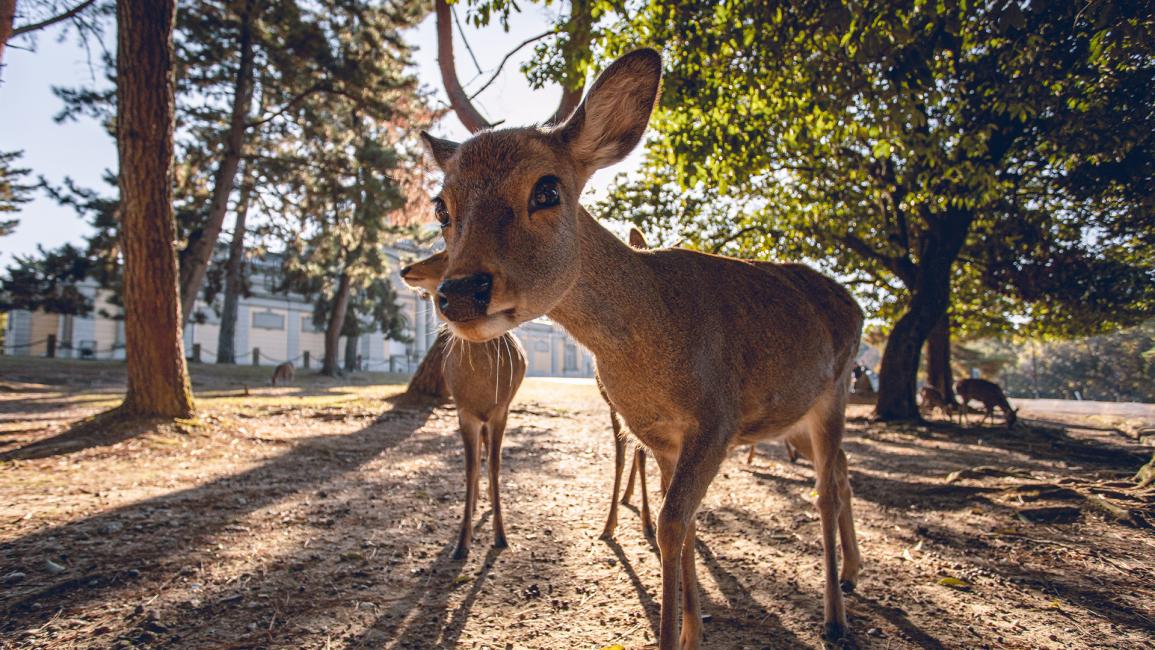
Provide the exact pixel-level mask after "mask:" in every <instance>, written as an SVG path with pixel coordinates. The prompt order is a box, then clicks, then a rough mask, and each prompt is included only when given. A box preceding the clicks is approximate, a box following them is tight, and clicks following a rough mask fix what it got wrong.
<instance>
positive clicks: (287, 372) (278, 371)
mask: <svg viewBox="0 0 1155 650" xmlns="http://www.w3.org/2000/svg"><path fill="white" fill-rule="evenodd" d="M295 373H296V369H295V368H294V367H293V362H292V361H286V362H284V363H282V364H280V365H278V366H277V367H276V368H273V378H272V379H271V380H270V382H271V383H272V384H273V385H274V386H276V385H277V382H278V381H279V382H281V384H287V383H289V382H291V381H293V376H294V374H295Z"/></svg>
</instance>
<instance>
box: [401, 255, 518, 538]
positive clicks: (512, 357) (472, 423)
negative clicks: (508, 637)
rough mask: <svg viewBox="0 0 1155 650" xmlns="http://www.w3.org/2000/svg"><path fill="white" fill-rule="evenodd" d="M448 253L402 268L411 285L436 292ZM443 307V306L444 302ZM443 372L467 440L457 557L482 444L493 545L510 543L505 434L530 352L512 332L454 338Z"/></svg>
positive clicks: (467, 530)
mask: <svg viewBox="0 0 1155 650" xmlns="http://www.w3.org/2000/svg"><path fill="white" fill-rule="evenodd" d="M447 262H448V258H447V257H446V255H445V253H437V254H436V255H433V256H432V257H429V258H426V259H424V260H422V261H420V262H416V263H414V264H411V265H409V266H407V267H405V268H403V269H401V278H402V279H403V280H404V281H405V283H406V284H408V285H409V286H411V287H414V288H416V289H421V290H423V291H426V292H428V293H433V292H435V291H436V289H437V285H438V284H439V283H440V282H441V279H442V277H443V276H444V274H445V267H446V264H447ZM438 309H439V310H440V306H438ZM443 363H444V364H445V365H444V366H443V368H442V372H443V373H444V375H445V383H446V385H447V386H448V387H449V394H450V395H452V396H453V402H454V404H455V405H456V407H457V421H458V424H459V425H460V429H461V440H462V442H464V443H465V514H464V516H463V517H462V519H461V529H460V531H459V533H458V535H457V547H456V548H455V549H454V550H453V558H454V559H455V560H460V559H463V558H465V556H466V555H468V554H469V546H470V543H471V542H472V540H473V514H474V512H476V510H477V492H478V483H479V482H480V477H481V453H482V447H483V446H484V448H485V449H486V451H487V452H488V455H489V458H488V459H487V464H488V466H489V499H490V501H491V502H492V504H493V545H494V546H495V547H497V548H505V547H506V546H507V545H508V543H507V541H506V538H505V522H504V520H503V519H502V517H501V495H500V489H499V487H500V485H499V480H498V479H499V477H500V475H501V440H502V437H503V436H504V435H505V423H506V419H507V418H508V416H509V404H510V402H512V401H513V396H514V395H515V394H517V389H518V387H520V386H521V381H522V379H524V378H525V367H526V362H525V352H524V351H523V350H522V349H521V344H520V343H518V341H517V339H516V338H515V337H514V336H513V335H512V334H509V333H504V334H502V335H500V336H498V337H496V338H494V339H493V340H490V341H486V342H484V343H475V342H471V341H466V340H463V339H460V338H451V339H450V343H449V345H448V346H447V347H446V350H445V358H444V360H443Z"/></svg>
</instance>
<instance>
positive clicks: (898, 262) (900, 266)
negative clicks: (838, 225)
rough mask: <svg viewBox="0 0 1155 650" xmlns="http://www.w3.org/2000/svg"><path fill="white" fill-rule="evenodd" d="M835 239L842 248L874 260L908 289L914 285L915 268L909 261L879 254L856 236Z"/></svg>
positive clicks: (848, 235) (843, 236) (842, 236)
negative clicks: (844, 247)
mask: <svg viewBox="0 0 1155 650" xmlns="http://www.w3.org/2000/svg"><path fill="white" fill-rule="evenodd" d="M835 239H836V240H837V241H839V242H840V243H841V244H842V245H843V246H846V247H847V248H849V249H850V250H851V251H854V252H855V253H858V254H859V255H861V256H863V257H865V258H867V259H871V260H874V261H876V262H878V263H879V264H881V265H883V266H884V267H886V269H887V270H889V271H890V272H891V273H893V274H894V275H895V276H896V277H898V279H899V280H901V281H902V283H903V284H905V285H907V286H908V287H909V286H911V285H912V284H913V283H914V279H915V278H914V275H915V268H914V265H913V264H911V263H910V261H909V260H903V259H901V258H897V257H891V256H890V255H886V254H884V253H880V252H878V251H877V250H875V249H874V247H873V246H871V245H870V244H868V243H866V242H865V241H863V240H862V239H861V238H860V237H858V236H856V235H850V234H847V235H841V236H837V237H835Z"/></svg>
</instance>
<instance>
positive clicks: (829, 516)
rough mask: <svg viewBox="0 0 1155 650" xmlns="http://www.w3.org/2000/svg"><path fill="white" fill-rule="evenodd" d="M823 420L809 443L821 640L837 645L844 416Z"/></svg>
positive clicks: (842, 616)
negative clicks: (817, 528) (820, 577)
mask: <svg viewBox="0 0 1155 650" xmlns="http://www.w3.org/2000/svg"><path fill="white" fill-rule="evenodd" d="M821 417H822V419H821V420H819V421H817V422H815V423H814V424H812V425H811V426H812V430H811V432H810V440H811V443H812V446H813V452H814V457H813V461H814V469H815V473H816V474H817V481H816V486H815V489H816V491H817V492H818V499H817V506H818V517H819V520H820V521H821V524H822V556H823V565H824V572H823V573H824V581H823V582H824V585H825V586H824V589H823V598H822V605H823V620H824V625H823V628H822V637H823V639H825V640H826V641H829V642H835V643H836V642H838V640H839V639H842V638H843V637H844V636H845V635H846V629H847V625H846V609H845V605H844V603H843V602H842V592H841V591H840V589H839V584H838V582H839V580H838V549H837V545H836V543H835V535H836V533H837V530H838V525H839V518H840V510H841V506H842V504H841V503H840V501H841V499H840V498H839V484H838V454H839V452H840V451H841V445H842V429H843V426H844V425H845V421H844V417H845V415H844V413H843V412H841V411H838V410H837V409H833V408H832V409H830V410H829V411H827V412H826V413H825V414H823V416H821Z"/></svg>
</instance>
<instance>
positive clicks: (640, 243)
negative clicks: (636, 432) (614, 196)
mask: <svg viewBox="0 0 1155 650" xmlns="http://www.w3.org/2000/svg"><path fill="white" fill-rule="evenodd" d="M629 239H630V246H633V247H634V248H639V249H646V248H649V247H650V246H649V244H647V243H646V237H645V235H643V234H642V231H640V230H638V229H637V228H634V227H631V228H630V236H629ZM597 383H598V390H599V391H600V392H601V394H602V399H604V400H605V401H606V404H608V405H609V407H610V428H611V430H612V431H613V432H614V493H613V495H612V496H611V497H610V514H609V517H607V518H606V527H605V529H604V530H603V531H602V539H613V536H614V530H615V529H616V528H617V527H618V489H619V488H620V487H621V485H622V470H623V469H625V464H626V435H625V433H624V432H623V430H622V423H621V418H620V417H619V416H618V412H617V411H615V410H614V405H613V402H611V401H610V397H609V395H606V389H605V388H604V387H603V386H602V381H601V379H600V378H598V380H597ZM635 478H637V479H639V480H638V483H639V484H640V485H639V491H640V492H641V494H642V533H643V534H644V535H645V536H646V537H653V536H654V522H653V519H652V518H651V517H650V495H649V491H648V490H646V451H645V450H644V449H642V448H641V447H637V448H635V449H634V460H633V463H632V464H631V465H630V478H629V481H627V482H626V489H625V491H624V492H622V501H621V503H622V505H627V506H628V505H630V498H631V497H632V496H633V494H634V479H635Z"/></svg>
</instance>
